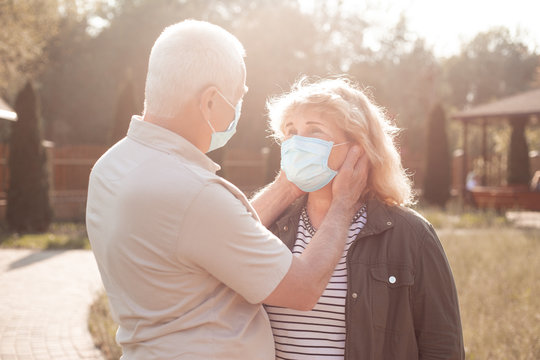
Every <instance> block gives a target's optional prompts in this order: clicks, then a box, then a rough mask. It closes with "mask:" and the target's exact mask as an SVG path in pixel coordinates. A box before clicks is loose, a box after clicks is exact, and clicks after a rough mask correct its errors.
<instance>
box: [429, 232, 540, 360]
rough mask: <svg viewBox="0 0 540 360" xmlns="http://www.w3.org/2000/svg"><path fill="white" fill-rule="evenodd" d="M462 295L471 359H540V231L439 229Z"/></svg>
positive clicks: (459, 293)
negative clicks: (539, 273)
mask: <svg viewBox="0 0 540 360" xmlns="http://www.w3.org/2000/svg"><path fill="white" fill-rule="evenodd" d="M439 236H440V238H441V242H442V244H443V246H444V249H445V251H446V254H447V257H448V261H449V263H450V266H451V268H452V272H453V274H454V279H455V282H456V287H457V290H458V295H459V305H460V312H461V322H462V327H463V338H464V339H463V340H464V344H465V353H466V357H467V359H519V360H529V359H538V358H540V343H539V342H538V334H539V333H540V322H539V321H538V310H537V309H538V307H539V306H540V296H539V295H540V284H539V282H538V281H537V277H538V276H537V274H538V272H539V271H540V262H538V261H537V260H538V258H539V257H540V230H538V229H535V230H523V229H517V228H513V227H498V228H496V229H489V228H482V229H467V230H459V231H454V230H451V231H441V232H439Z"/></svg>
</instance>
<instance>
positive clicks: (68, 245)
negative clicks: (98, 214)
mask: <svg viewBox="0 0 540 360" xmlns="http://www.w3.org/2000/svg"><path fill="white" fill-rule="evenodd" d="M0 248H11V249H39V250H60V249H62V250H67V249H90V243H89V241H88V236H87V235H86V227H85V225H84V224H82V223H53V224H51V226H50V228H49V231H47V232H45V233H39V234H37V233H34V234H18V233H12V232H0Z"/></svg>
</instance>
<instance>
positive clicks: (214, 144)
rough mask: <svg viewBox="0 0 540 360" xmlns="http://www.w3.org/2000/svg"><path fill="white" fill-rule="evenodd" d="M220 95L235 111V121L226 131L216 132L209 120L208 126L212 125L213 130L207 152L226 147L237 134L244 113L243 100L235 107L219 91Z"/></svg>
mask: <svg viewBox="0 0 540 360" xmlns="http://www.w3.org/2000/svg"><path fill="white" fill-rule="evenodd" d="M218 94H219V95H220V96H221V97H222V98H223V100H225V102H226V103H227V104H228V105H229V106H230V107H232V108H233V109H234V120H233V121H232V122H231V123H230V125H229V127H228V128H227V130H225V131H216V130H215V129H214V127H213V126H212V124H211V123H210V120H208V119H207V121H208V125H210V129H212V139H211V140H210V147H209V148H208V151H207V152H210V151H212V150H216V149H219V148H220V147H222V146H224V145H225V144H226V143H227V141H229V140H230V139H231V138H232V137H233V135H234V134H235V133H236V125H238V120H239V119H240V113H241V111H242V99H240V101H238V104H236V106H234V105H233V104H231V103H230V102H229V100H227V98H226V97H225V96H223V94H222V93H221V92H219V90H218Z"/></svg>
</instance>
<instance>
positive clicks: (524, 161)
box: [507, 117, 531, 185]
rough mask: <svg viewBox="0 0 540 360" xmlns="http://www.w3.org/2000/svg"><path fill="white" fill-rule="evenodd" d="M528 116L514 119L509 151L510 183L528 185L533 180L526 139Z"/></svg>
mask: <svg viewBox="0 0 540 360" xmlns="http://www.w3.org/2000/svg"><path fill="white" fill-rule="evenodd" d="M527 121H528V119H527V118H526V117H522V118H516V119H512V120H511V122H510V124H511V126H512V135H511V136H510V149H509V152H508V173H507V174H508V178H507V182H508V185H528V184H529V181H530V180H531V169H530V164H529V147H528V145H527V139H525V126H526V125H527Z"/></svg>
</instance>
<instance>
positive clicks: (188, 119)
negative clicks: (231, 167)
mask: <svg viewBox="0 0 540 360" xmlns="http://www.w3.org/2000/svg"><path fill="white" fill-rule="evenodd" d="M190 115H191V116H190ZM199 120H200V121H197V119H194V118H193V117H192V114H190V113H189V112H187V111H183V112H182V113H180V114H179V115H177V116H175V117H174V118H162V117H157V116H153V115H151V114H144V115H143V121H147V122H149V123H152V124H154V125H157V126H161V127H162V128H165V129H167V130H169V131H172V132H174V133H176V134H178V135H180V136H182V137H183V138H184V139H186V140H187V141H189V142H190V143H192V144H193V145H194V146H195V147H197V148H198V149H199V150H200V151H201V152H203V153H205V152H206V150H207V148H208V144H206V142H207V140H206V139H205V137H206V136H207V134H206V132H205V131H206V129H202V126H200V124H202V125H204V123H203V120H202V119H199Z"/></svg>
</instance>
